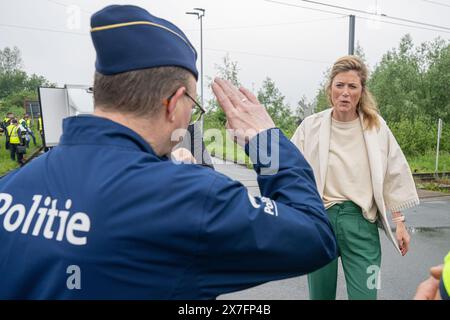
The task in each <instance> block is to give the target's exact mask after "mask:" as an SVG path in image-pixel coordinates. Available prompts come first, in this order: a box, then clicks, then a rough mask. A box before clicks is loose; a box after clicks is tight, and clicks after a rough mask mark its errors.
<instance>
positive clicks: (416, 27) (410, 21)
mask: <svg viewBox="0 0 450 320" xmlns="http://www.w3.org/2000/svg"><path fill="white" fill-rule="evenodd" d="M264 1H265V2H271V3H275V4H279V5H284V6H289V7H296V8H302V9H308V10H314V11H320V12H324V11H323V10H320V9H315V8H308V7H304V6H300V5H296V4H293V3H287V2H281V1H274V0H264ZM301 1H305V0H301ZM308 2H310V1H308ZM312 2H316V1H312ZM324 5H327V4H324ZM330 6H331V5H330ZM333 7H339V6H334V5H333ZM340 8H342V10H349V11H358V12H360V13H361V12H363V13H364V14H367V15H372V16H376V17H379V18H388V19H394V20H400V21H403V22H408V23H414V24H417V25H426V26H432V27H434V28H435V29H431V28H425V27H419V26H415V25H411V24H400V23H394V22H390V21H385V20H374V21H379V22H381V23H387V24H391V25H399V26H404V27H410V28H415V29H421V30H430V31H435V32H443V33H449V32H448V31H450V28H449V27H444V26H437V25H432V24H426V23H422V22H417V21H413V20H408V19H403V18H395V17H390V16H387V15H385V14H377V13H373V12H368V11H363V10H354V9H351V8H344V7H339V9H340ZM325 12H326V13H330V14H342V12H336V11H325ZM357 17H358V18H362V19H365V20H371V19H368V18H366V17H362V16H360V15H357ZM372 20H373V19H372ZM436 28H438V29H436ZM439 29H440V30H439ZM444 30H448V31H444Z"/></svg>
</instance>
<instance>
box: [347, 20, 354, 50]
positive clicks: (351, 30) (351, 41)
mask: <svg viewBox="0 0 450 320" xmlns="http://www.w3.org/2000/svg"><path fill="white" fill-rule="evenodd" d="M349 18H350V21H349V35H348V54H349V55H354V54H355V20H356V18H355V16H354V15H350V17H349Z"/></svg>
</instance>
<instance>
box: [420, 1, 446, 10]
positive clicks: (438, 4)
mask: <svg viewBox="0 0 450 320" xmlns="http://www.w3.org/2000/svg"><path fill="white" fill-rule="evenodd" d="M422 1H423V2H428V3H431V4H435V5H437V6H443V7H447V8H450V5H449V4H445V3H442V2H437V1H429V0H422Z"/></svg>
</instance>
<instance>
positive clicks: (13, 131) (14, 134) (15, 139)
mask: <svg viewBox="0 0 450 320" xmlns="http://www.w3.org/2000/svg"><path fill="white" fill-rule="evenodd" d="M6 130H8V136H9V143H11V144H20V139H19V133H18V131H19V127H16V126H15V125H13V124H11V125H9V126H8V128H6Z"/></svg>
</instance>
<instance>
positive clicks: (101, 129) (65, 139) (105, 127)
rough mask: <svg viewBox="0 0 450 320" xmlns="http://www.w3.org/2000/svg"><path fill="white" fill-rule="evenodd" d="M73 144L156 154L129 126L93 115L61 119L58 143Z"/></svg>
mask: <svg viewBox="0 0 450 320" xmlns="http://www.w3.org/2000/svg"><path fill="white" fill-rule="evenodd" d="M73 144H77V145H83V144H91V145H92V144H95V145H109V146H118V147H123V148H129V149H134V150H138V151H142V152H146V153H150V154H152V155H155V156H157V155H156V154H155V152H154V151H153V149H152V147H151V146H150V144H148V143H147V142H146V141H145V140H144V139H143V138H142V137H141V136H140V135H138V134H137V133H136V132H134V131H133V130H131V129H130V128H127V127H125V126H123V125H121V124H119V123H117V122H114V121H112V120H109V119H106V118H102V117H98V116H94V115H81V116H76V117H69V118H66V119H64V120H63V134H62V136H61V140H60V145H73ZM157 157H158V156H157ZM158 158H161V159H165V158H166V157H158Z"/></svg>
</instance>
